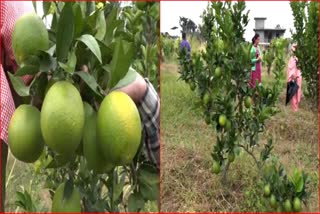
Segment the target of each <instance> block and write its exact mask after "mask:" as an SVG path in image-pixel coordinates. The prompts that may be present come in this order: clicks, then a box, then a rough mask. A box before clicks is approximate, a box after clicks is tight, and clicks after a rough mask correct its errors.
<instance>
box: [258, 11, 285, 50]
mask: <svg viewBox="0 0 320 214" xmlns="http://www.w3.org/2000/svg"><path fill="white" fill-rule="evenodd" d="M266 19H267V18H264V17H256V18H254V20H255V28H254V29H253V30H254V32H255V33H258V34H259V35H260V44H261V45H262V46H269V45H270V42H271V40H272V39H273V38H278V37H282V36H283V35H284V33H285V32H286V29H284V28H281V27H280V25H277V26H276V27H275V28H265V25H264V24H265V20H266Z"/></svg>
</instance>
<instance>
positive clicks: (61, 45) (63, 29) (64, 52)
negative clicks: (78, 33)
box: [56, 2, 74, 62]
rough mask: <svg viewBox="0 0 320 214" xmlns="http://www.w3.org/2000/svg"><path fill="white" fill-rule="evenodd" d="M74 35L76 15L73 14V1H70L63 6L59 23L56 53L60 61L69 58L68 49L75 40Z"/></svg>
mask: <svg viewBox="0 0 320 214" xmlns="http://www.w3.org/2000/svg"><path fill="white" fill-rule="evenodd" d="M73 35H74V16H73V11H72V7H71V3H70V2H68V3H66V4H65V6H64V7H63V10H62V12H61V17H60V19H59V23H58V30H57V44H56V45H57V50H56V54H57V59H58V61H59V62H63V61H64V60H65V59H66V58H67V56H68V51H69V49H70V46H71V43H72V41H73Z"/></svg>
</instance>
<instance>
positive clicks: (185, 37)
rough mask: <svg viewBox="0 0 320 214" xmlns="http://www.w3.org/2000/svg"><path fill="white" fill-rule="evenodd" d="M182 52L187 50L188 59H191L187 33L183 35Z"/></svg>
mask: <svg viewBox="0 0 320 214" xmlns="http://www.w3.org/2000/svg"><path fill="white" fill-rule="evenodd" d="M180 50H181V51H182V50H186V53H187V59H190V54H191V46H190V44H189V42H188V41H187V34H186V33H185V32H183V33H182V42H181V43H180Z"/></svg>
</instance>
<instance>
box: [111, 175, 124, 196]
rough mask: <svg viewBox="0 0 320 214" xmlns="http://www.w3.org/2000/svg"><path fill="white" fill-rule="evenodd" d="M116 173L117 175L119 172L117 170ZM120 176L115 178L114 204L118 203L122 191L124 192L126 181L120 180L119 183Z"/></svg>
mask: <svg viewBox="0 0 320 214" xmlns="http://www.w3.org/2000/svg"><path fill="white" fill-rule="evenodd" d="M114 173H117V171H116V170H115V171H114ZM117 179H118V176H114V181H113V192H112V193H113V202H115V201H117V200H118V198H119V197H120V195H121V193H122V190H123V186H124V182H125V180H124V179H120V181H117Z"/></svg>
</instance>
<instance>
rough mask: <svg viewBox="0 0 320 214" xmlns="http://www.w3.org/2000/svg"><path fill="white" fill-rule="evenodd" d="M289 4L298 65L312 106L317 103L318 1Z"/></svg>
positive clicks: (292, 2) (315, 105)
mask: <svg viewBox="0 0 320 214" xmlns="http://www.w3.org/2000/svg"><path fill="white" fill-rule="evenodd" d="M290 6H291V9H292V14H293V18H294V27H295V32H293V33H292V36H293V40H294V42H296V43H297V46H298V48H297V51H296V52H295V53H294V54H295V55H296V56H297V58H298V67H299V68H300V69H301V73H302V77H303V78H304V79H305V80H306V82H307V85H306V88H307V91H306V92H307V93H306V97H308V98H309V99H310V100H311V101H312V103H313V104H314V107H317V106H318V105H317V104H318V92H319V84H318V76H319V72H318V69H319V68H318V46H319V37H317V36H316V35H318V33H319V29H318V19H319V3H318V2H313V1H311V2H305V1H303V2H299V1H291V2H290Z"/></svg>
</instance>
